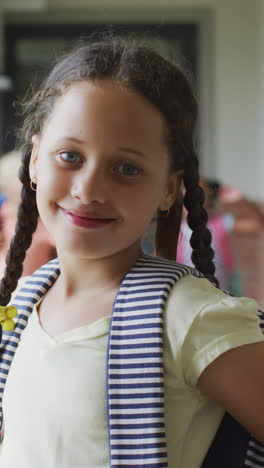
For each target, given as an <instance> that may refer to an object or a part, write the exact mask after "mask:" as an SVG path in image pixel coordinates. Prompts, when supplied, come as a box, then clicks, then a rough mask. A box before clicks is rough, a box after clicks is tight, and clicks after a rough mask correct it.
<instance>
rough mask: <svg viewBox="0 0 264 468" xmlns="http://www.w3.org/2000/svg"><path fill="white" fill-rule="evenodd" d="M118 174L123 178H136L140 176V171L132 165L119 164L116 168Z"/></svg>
mask: <svg viewBox="0 0 264 468" xmlns="http://www.w3.org/2000/svg"><path fill="white" fill-rule="evenodd" d="M117 170H118V172H119V173H120V174H122V175H124V176H136V175H138V174H140V172H141V171H140V169H138V168H137V167H136V166H134V164H130V163H124V164H120V165H119V166H118V168H117Z"/></svg>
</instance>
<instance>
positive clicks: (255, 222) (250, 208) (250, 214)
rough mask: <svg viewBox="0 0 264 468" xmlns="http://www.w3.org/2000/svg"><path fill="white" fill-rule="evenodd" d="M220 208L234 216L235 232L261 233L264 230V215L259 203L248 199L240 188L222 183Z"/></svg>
mask: <svg viewBox="0 0 264 468" xmlns="http://www.w3.org/2000/svg"><path fill="white" fill-rule="evenodd" d="M219 208H220V210H221V211H222V212H223V213H227V212H228V213H231V214H232V215H233V217H234V224H233V232H234V233H235V234H259V233H261V232H263V231H264V215H263V212H262V211H261V209H260V207H259V206H258V204H257V203H255V202H253V201H251V200H248V199H247V198H246V197H245V196H244V195H243V194H242V193H241V192H240V191H239V190H238V189H236V188H234V187H230V186H228V185H222V186H221V188H220V192H219Z"/></svg>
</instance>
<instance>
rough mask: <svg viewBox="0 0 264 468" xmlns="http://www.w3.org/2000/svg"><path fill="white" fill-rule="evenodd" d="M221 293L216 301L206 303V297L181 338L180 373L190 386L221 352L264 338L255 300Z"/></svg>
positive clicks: (194, 383)
mask: <svg viewBox="0 0 264 468" xmlns="http://www.w3.org/2000/svg"><path fill="white" fill-rule="evenodd" d="M221 295H222V297H220V298H219V295H218V297H217V299H218V300H217V301H215V300H214V301H213V300H212V301H210V302H209V303H208V300H207V301H206V303H205V304H204V305H203V306H202V307H201V308H199V309H198V311H197V314H196V315H195V317H194V319H193V321H192V323H191V324H190V327H189V329H188V330H187V333H186V335H185V339H184V341H183V346H182V366H183V375H184V379H185V381H186V383H187V384H188V385H191V386H192V387H195V386H196V383H197V380H198V378H199V376H200V375H201V374H202V372H203V371H204V370H205V368H206V367H207V366H208V365H209V364H210V363H212V362H213V361H214V360H215V359H217V358H218V357H219V356H220V355H221V354H223V353H224V352H226V351H228V350H230V349H232V348H235V347H238V346H241V345H245V344H250V343H256V342H259V341H263V339H264V336H263V334H262V331H261V329H260V323H259V318H258V314H257V304H256V302H255V301H254V300H252V299H248V298H245V297H244V298H235V297H231V296H228V295H226V294H225V293H222V294H221ZM207 299H208V297H207ZM212 299H213V297H212Z"/></svg>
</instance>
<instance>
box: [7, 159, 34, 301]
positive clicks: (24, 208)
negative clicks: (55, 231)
mask: <svg viewBox="0 0 264 468" xmlns="http://www.w3.org/2000/svg"><path fill="white" fill-rule="evenodd" d="M29 160H30V151H27V152H26V153H25V156H24V158H23V160H22V165H21V168H20V171H19V178H20V180H21V182H22V184H23V186H22V190H21V203H20V205H19V207H18V213H17V222H16V226H15V235H14V237H13V238H12V240H11V244H10V248H9V251H8V253H7V256H6V268H5V272H4V277H3V279H2V280H1V283H0V304H1V305H2V306H4V305H7V304H8V302H9V301H10V298H11V294H12V292H13V291H14V290H15V288H16V286H17V283H18V280H19V278H20V276H21V275H22V271H23V261H24V259H25V256H26V251H27V249H28V248H29V247H30V245H31V242H32V236H33V233H34V231H35V230H36V228H37V223H38V210H37V205H36V196H35V192H33V191H32V190H31V187H30V178H29V169H28V166H29Z"/></svg>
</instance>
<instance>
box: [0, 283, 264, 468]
mask: <svg viewBox="0 0 264 468" xmlns="http://www.w3.org/2000/svg"><path fill="white" fill-rule="evenodd" d="M109 322H110V318H109V317H107V318H104V319H100V320H97V321H95V322H93V323H91V324H88V325H85V326H82V327H80V328H77V329H74V330H71V331H69V332H66V333H63V334H61V335H59V336H57V337H56V338H51V337H50V336H48V335H47V333H46V332H45V331H44V330H43V329H42V327H41V325H40V323H39V319H38V314H37V308H36V307H35V309H34V311H33V313H32V315H31V317H30V319H29V322H28V325H27V327H26V329H25V331H24V332H23V333H22V337H21V342H20V345H19V347H18V349H17V352H16V355H15V357H14V360H13V363H12V366H11V369H10V372H9V376H8V379H7V383H6V388H5V392H4V398H3V410H4V420H5V436H4V440H3V442H2V450H1V454H0V466H1V468H17V466H18V465H19V468H36V467H37V468H47V467H48V468H73V467H74V468H95V467H96V468H109V466H110V464H109V449H108V433H107V417H106V390H105V388H106V349H107V339H108V331H109ZM164 325H165V327H164V369H165V420H166V435H167V448H168V456H169V468H198V467H199V466H200V464H201V463H202V460H203V458H204V456H205V454H206V452H207V449H208V447H209V446H210V444H211V441H212V439H213V437H214V435H215V432H216V430H217V428H218V425H219V423H220V421H221V418H222V416H223V413H224V411H223V410H222V409H221V408H219V407H218V406H217V405H215V404H214V403H213V402H210V401H208V400H207V399H206V398H205V397H204V396H202V395H201V394H200V392H199V391H198V390H197V388H196V382H197V379H198V377H199V376H200V374H201V373H202V372H203V370H204V369H205V368H206V367H207V366H208V365H209V364H210V363H211V362H212V361H213V360H214V359H216V358H217V357H218V356H219V355H221V354H222V353H223V352H225V351H227V350H228V349H231V348H233V347H235V346H238V345H241V344H248V343H253V342H258V341H262V340H263V335H262V332H261V331H260V328H259V325H258V318H257V314H256V303H255V302H254V301H253V300H250V299H246V298H241V299H237V298H232V297H229V296H226V295H225V294H224V293H223V292H222V291H219V290H217V289H216V288H214V287H213V286H212V285H211V284H210V283H209V282H208V281H207V280H205V279H199V278H196V277H193V276H187V277H184V278H182V279H181V280H179V281H178V282H177V283H176V285H175V287H174V288H173V290H172V292H171V294H170V297H169V300H168V302H167V306H166V308H165V312H164Z"/></svg>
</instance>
